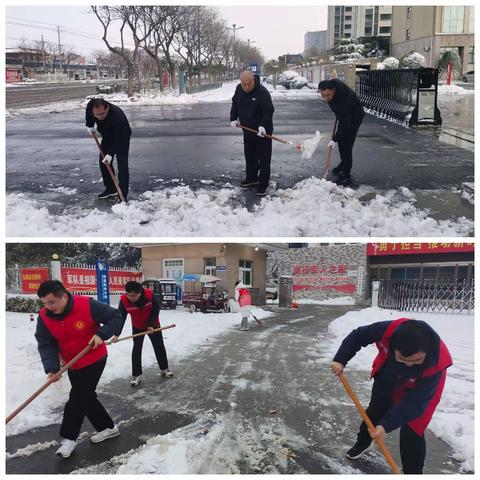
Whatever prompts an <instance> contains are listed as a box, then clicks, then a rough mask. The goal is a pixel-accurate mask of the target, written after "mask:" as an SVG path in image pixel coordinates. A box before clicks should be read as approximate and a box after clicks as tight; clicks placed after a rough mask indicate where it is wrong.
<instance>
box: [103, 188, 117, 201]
mask: <svg viewBox="0 0 480 480" xmlns="http://www.w3.org/2000/svg"><path fill="white" fill-rule="evenodd" d="M117 195H118V193H117V192H112V191H111V190H105V191H104V192H103V193H100V194H99V195H98V198H101V199H104V198H110V197H116V196H117Z"/></svg>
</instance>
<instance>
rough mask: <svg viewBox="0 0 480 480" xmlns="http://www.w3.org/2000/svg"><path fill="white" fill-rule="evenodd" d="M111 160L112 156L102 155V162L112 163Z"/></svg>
mask: <svg viewBox="0 0 480 480" xmlns="http://www.w3.org/2000/svg"><path fill="white" fill-rule="evenodd" d="M112 160H113V158H112V156H111V155H105V157H103V160H102V162H103V163H105V164H107V163H108V164H110V163H112Z"/></svg>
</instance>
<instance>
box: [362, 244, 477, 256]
mask: <svg viewBox="0 0 480 480" xmlns="http://www.w3.org/2000/svg"><path fill="white" fill-rule="evenodd" d="M473 251H474V244H473V243H461V242H460V243H453V242H452V243H443V242H437V243H434V242H432V243H414V242H410V243H367V255H368V256H371V257H374V256H380V255H411V254H420V253H421V254H423V253H456V252H473Z"/></svg>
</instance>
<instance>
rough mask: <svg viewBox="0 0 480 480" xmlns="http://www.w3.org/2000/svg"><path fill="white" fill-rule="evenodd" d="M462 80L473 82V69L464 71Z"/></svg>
mask: <svg viewBox="0 0 480 480" xmlns="http://www.w3.org/2000/svg"><path fill="white" fill-rule="evenodd" d="M462 82H472V83H475V71H474V70H470V71H469V72H465V73H464V74H463V75H462Z"/></svg>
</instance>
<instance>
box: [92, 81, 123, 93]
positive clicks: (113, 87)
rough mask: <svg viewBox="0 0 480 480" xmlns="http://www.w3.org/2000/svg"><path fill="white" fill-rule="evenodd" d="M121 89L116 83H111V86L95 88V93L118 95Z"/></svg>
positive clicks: (104, 85)
mask: <svg viewBox="0 0 480 480" xmlns="http://www.w3.org/2000/svg"><path fill="white" fill-rule="evenodd" d="M123 89H124V87H122V85H119V84H118V83H112V84H111V85H107V84H103V85H98V86H97V93H118V92H121V91H122V90H123Z"/></svg>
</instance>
